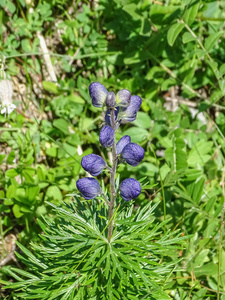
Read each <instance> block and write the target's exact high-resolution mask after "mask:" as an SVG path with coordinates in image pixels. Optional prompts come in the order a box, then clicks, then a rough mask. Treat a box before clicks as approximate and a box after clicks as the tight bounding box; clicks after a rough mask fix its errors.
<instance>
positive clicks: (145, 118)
mask: <svg viewBox="0 0 225 300" xmlns="http://www.w3.org/2000/svg"><path fill="white" fill-rule="evenodd" d="M133 124H134V125H136V126H137V127H140V128H145V129H149V128H150V127H151V118H150V117H149V115H148V114H147V113H144V112H141V111H140V112H138V114H137V119H136V120H135V121H134V122H133Z"/></svg>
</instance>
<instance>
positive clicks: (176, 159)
mask: <svg viewBox="0 0 225 300" xmlns="http://www.w3.org/2000/svg"><path fill="white" fill-rule="evenodd" d="M165 158H166V160H167V161H168V162H169V163H170V164H171V167H172V168H173V169H174V170H175V171H176V170H180V169H185V168H186V167H187V155H186V153H185V152H184V151H183V150H181V149H180V148H177V149H174V148H172V147H171V148H168V149H166V151H165Z"/></svg>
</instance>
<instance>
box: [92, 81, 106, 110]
mask: <svg viewBox="0 0 225 300" xmlns="http://www.w3.org/2000/svg"><path fill="white" fill-rule="evenodd" d="M89 94H90V97H91V100H92V104H93V105H94V106H95V107H103V105H104V104H105V100H106V97H107V95H108V91H107V89H106V88H105V87H104V85H102V84H101V83H99V82H92V83H91V84H90V86H89Z"/></svg>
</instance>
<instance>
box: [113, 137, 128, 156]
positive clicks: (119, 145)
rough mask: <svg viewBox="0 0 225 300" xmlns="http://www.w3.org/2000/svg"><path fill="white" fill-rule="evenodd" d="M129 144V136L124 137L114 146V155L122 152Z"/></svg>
mask: <svg viewBox="0 0 225 300" xmlns="http://www.w3.org/2000/svg"><path fill="white" fill-rule="evenodd" d="M130 142H131V138H130V136H129V135H124V136H123V137H122V138H121V139H120V140H119V142H118V143H117V144H116V154H117V155H119V154H121V152H122V151H123V148H124V147H125V146H126V145H127V144H129V143H130Z"/></svg>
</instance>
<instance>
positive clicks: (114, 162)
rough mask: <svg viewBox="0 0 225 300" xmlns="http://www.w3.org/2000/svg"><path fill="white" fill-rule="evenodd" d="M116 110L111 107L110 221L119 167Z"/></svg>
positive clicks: (109, 231)
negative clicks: (112, 132)
mask: <svg viewBox="0 0 225 300" xmlns="http://www.w3.org/2000/svg"><path fill="white" fill-rule="evenodd" d="M114 114H115V111H114V108H111V109H110V118H111V126H112V128H113V130H114V138H113V145H112V172H111V173H110V189H111V197H110V203H109V222H110V220H111V219H112V216H113V211H114V206H115V200H116V188H115V177H116V168H117V160H118V158H117V154H116V138H115V135H116V122H115V115H114ZM113 227H114V221H113V219H112V220H111V222H110V224H109V227H108V242H109V243H110V240H111V237H112V233H113Z"/></svg>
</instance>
